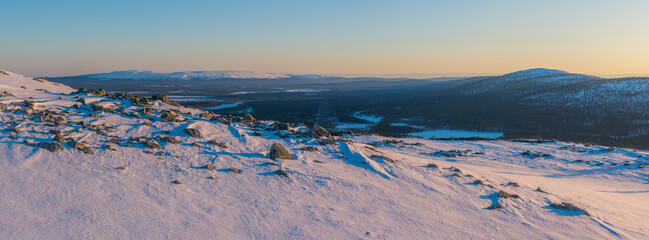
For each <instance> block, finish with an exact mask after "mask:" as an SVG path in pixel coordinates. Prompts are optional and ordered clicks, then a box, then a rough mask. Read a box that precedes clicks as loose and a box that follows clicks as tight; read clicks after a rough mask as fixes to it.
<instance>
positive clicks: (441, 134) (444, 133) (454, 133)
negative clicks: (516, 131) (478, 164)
mask: <svg viewBox="0 0 649 240" xmlns="http://www.w3.org/2000/svg"><path fill="white" fill-rule="evenodd" d="M408 135H411V136H415V137H425V138H469V137H484V138H499V137H502V136H503V133H497V132H474V131H464V130H446V129H439V130H426V131H422V132H414V133H410V134H408Z"/></svg>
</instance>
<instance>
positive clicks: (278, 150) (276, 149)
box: [269, 143, 292, 160]
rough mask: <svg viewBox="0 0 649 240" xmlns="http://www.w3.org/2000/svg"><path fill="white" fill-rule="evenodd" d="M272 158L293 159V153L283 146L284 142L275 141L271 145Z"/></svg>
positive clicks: (270, 155)
mask: <svg viewBox="0 0 649 240" xmlns="http://www.w3.org/2000/svg"><path fill="white" fill-rule="evenodd" d="M269 157H270V159H273V160H275V159H292V158H291V153H289V152H288V150H286V148H284V146H282V144H279V143H273V145H271V146H270V154H269Z"/></svg>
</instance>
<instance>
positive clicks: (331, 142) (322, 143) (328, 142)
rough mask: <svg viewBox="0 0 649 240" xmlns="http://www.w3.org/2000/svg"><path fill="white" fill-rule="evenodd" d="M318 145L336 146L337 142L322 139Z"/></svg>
mask: <svg viewBox="0 0 649 240" xmlns="http://www.w3.org/2000/svg"><path fill="white" fill-rule="evenodd" d="M318 143H319V144H320V145H336V141H335V140H333V139H331V138H324V139H320V140H318Z"/></svg>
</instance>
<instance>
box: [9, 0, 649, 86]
mask: <svg viewBox="0 0 649 240" xmlns="http://www.w3.org/2000/svg"><path fill="white" fill-rule="evenodd" d="M536 67H545V68H555V69H561V70H566V71H569V72H576V73H589V74H595V75H644V76H646V75H648V74H649V1H645V0H637V1H634V0H625V1H619V0H617V1H595V0H591V1H586V0H584V1H571V0H560V1H558V0H557V1H553V0H539V1H527V0H516V1H514V0H512V1H496V0H476V1H463V0H453V1H452V0H448V1H433V0H428V1H416V0H401V1H396V0H395V1H382V0H367V1H359V0H328V1H311V0H295V1H281V0H278V1H271V0H247V1H246V0H227V1H198V0H175V1H165V0H129V1H119V0H106V1H94V0H84V1H66V0H55V1H53V0H41V1H32V0H5V1H2V2H0V68H3V69H6V70H9V71H14V72H19V73H23V74H27V75H32V76H62V75H79V74H85V73H96V72H108V71H114V70H128V69H140V70H152V71H159V72H171V71H189V70H251V71H259V72H269V73H318V74H334V75H335V74H338V75H381V76H387V75H391V76H394V75H403V76H410V75H416V76H448V75H479V74H499V73H506V72H512V71H516V70H522V69H527V68H536Z"/></svg>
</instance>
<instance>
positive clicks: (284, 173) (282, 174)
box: [274, 169, 291, 178]
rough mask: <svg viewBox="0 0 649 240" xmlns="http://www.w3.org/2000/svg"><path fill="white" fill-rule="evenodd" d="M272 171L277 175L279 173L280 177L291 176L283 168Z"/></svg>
mask: <svg viewBox="0 0 649 240" xmlns="http://www.w3.org/2000/svg"><path fill="white" fill-rule="evenodd" d="M274 173H275V174H277V175H280V176H282V177H285V178H291V177H290V176H289V175H288V172H286V171H284V170H282V169H280V170H277V171H275V172H274Z"/></svg>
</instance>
